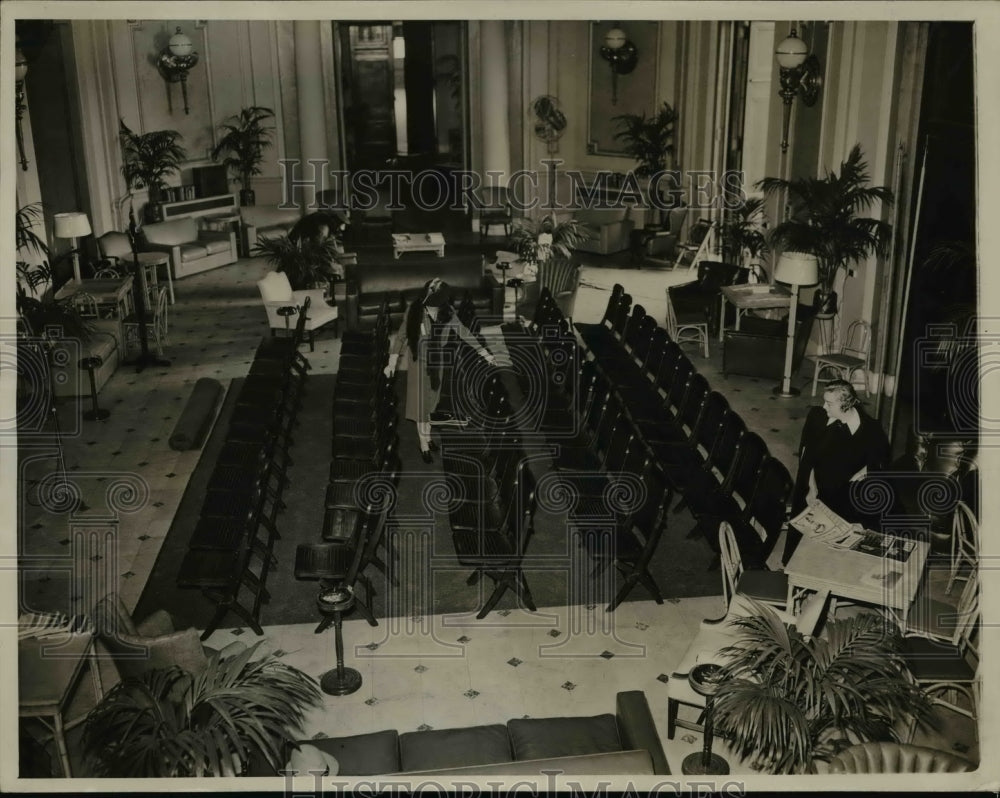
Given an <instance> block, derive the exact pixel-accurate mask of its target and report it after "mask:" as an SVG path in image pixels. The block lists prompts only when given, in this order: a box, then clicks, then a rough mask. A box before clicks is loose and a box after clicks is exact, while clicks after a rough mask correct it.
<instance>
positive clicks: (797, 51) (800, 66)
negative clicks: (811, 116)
mask: <svg viewBox="0 0 1000 798" xmlns="http://www.w3.org/2000/svg"><path fill="white" fill-rule="evenodd" d="M774 55H775V58H776V59H777V61H778V66H779V67H781V70H780V75H781V88H780V89H778V94H779V95H780V96H781V100H782V102H784V104H785V107H784V117H783V119H782V123H781V151H782V152H788V123H789V120H790V119H791V115H792V100H794V99H795V95H796V94H800V95H801V96H802V102H803V103H804V104H805V105H806V106H808V107H812V106H813V105H814V104H815V103H816V100H817V98H818V97H819V90H820V87H821V86H822V85H823V77H822V75H821V74H820V72H821V70H820V67H819V59H817V58H816V56H815V55H809V48H808V47H806V43H805V42H804V41H802V39H800V38H799V37H798V36H797V35H796V33H795V28H792V32H791V33H790V34H789V35H788V36H786V37H785V38H784V39H782V40H781V42H779V44H778V46H777V48H776V49H775V51H774Z"/></svg>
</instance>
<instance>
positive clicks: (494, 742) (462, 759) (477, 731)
mask: <svg viewBox="0 0 1000 798" xmlns="http://www.w3.org/2000/svg"><path fill="white" fill-rule="evenodd" d="M511 759H512V757H511V751H510V742H509V741H508V739H507V729H506V727H505V726H503V725H501V724H499V723H494V724H491V725H489V726H470V727H468V728H462V729H432V730H430V731H418V732H407V733H406V734H401V735H399V760H400V768H401V770H403V771H404V772H405V771H410V770H430V769H432V768H456V767H462V766H463V765H489V764H491V763H494V762H510V761H511ZM342 772H343V771H342Z"/></svg>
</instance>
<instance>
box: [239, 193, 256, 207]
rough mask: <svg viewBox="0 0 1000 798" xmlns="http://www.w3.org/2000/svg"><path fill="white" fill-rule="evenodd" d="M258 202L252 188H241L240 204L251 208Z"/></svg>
mask: <svg viewBox="0 0 1000 798" xmlns="http://www.w3.org/2000/svg"><path fill="white" fill-rule="evenodd" d="M256 202H257V197H256V195H255V194H254V190H253V189H252V188H244V189H241V190H240V205H242V206H243V207H244V208H251V207H253V205H254V204H255V203H256Z"/></svg>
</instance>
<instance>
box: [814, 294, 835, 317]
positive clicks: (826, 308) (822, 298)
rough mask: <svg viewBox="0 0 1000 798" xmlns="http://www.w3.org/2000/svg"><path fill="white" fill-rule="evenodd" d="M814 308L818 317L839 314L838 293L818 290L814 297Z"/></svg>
mask: <svg viewBox="0 0 1000 798" xmlns="http://www.w3.org/2000/svg"><path fill="white" fill-rule="evenodd" d="M813 307H814V308H816V313H817V314H818V315H821V316H826V315H833V314H834V313H836V312H837V292H836V291H827V290H825V289H823V288H817V289H816V293H815V294H814V295H813Z"/></svg>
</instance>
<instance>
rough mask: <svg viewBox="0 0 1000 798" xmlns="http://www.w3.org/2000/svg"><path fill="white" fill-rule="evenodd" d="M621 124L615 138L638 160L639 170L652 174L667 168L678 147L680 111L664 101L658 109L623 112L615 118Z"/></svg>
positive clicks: (628, 153)
mask: <svg viewBox="0 0 1000 798" xmlns="http://www.w3.org/2000/svg"><path fill="white" fill-rule="evenodd" d="M611 121H612V122H615V123H616V124H617V125H618V128H619V130H618V132H616V133H615V138H616V139H617V140H618V141H620V142H621V144H622V147H623V149H624V150H625V153H626V154H627V155H631V156H632V157H633V158H635V160H636V161H638V163H639V165H638V167H636V170H635V173H636V174H637V175H638V176H639V177H649V176H650V175H654V174H656V173H657V172H662V171H663V170H665V169H666V168H667V156H668V155H669V154H670V153H671V152H673V149H674V144H673V142H674V124H675V123H676V122H677V112H676V111H675V110H674V109H673V108H672V107H671V105H670V103H666V102H665V103H663V105H662V106H660V108H659V110H658V111H656V113H654V114H651V115H649V116H647V115H646V114H645V113H641V114H619V115H618V116H614V117H612V118H611Z"/></svg>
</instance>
